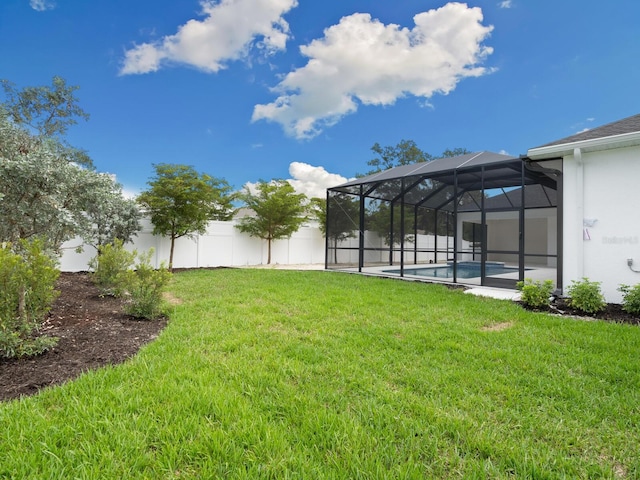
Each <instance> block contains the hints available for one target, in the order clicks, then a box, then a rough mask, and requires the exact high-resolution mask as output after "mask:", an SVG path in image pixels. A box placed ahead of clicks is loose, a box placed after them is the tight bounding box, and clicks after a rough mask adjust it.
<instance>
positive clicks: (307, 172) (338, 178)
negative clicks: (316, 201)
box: [287, 162, 349, 198]
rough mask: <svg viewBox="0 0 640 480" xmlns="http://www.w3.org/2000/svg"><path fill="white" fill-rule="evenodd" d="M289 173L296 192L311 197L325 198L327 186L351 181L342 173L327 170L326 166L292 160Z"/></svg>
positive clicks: (290, 181)
mask: <svg viewBox="0 0 640 480" xmlns="http://www.w3.org/2000/svg"><path fill="white" fill-rule="evenodd" d="M289 175H291V177H292V178H291V179H289V180H287V181H288V182H289V183H290V184H291V186H292V187H293V188H294V189H295V190H296V192H298V193H304V194H305V195H306V196H307V197H309V198H312V197H320V198H325V197H326V196H327V188H330V187H335V186H337V185H340V184H342V183H345V182H348V181H349V179H347V178H345V177H343V176H342V175H338V174H337V173H329V172H327V171H326V170H325V169H324V167H314V166H313V165H309V164H307V163H301V162H292V163H291V164H290V165H289Z"/></svg>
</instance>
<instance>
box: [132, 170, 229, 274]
mask: <svg viewBox="0 0 640 480" xmlns="http://www.w3.org/2000/svg"><path fill="white" fill-rule="evenodd" d="M154 168H155V171H156V175H155V177H153V178H152V179H151V180H150V181H149V182H147V184H148V185H149V186H150V187H151V188H150V189H149V190H146V191H144V192H142V193H141V194H140V195H139V196H138V203H139V204H140V205H141V206H142V207H143V208H144V209H145V210H146V213H148V214H149V216H150V217H151V223H153V233H154V234H156V235H165V236H168V237H169V238H170V239H171V248H170V253H169V271H171V270H172V269H173V251H174V246H175V241H176V239H178V238H181V237H191V236H193V235H194V234H203V233H204V232H205V231H206V228H207V224H208V223H209V222H210V221H211V220H230V219H231V218H233V215H234V213H235V210H234V209H233V206H232V201H233V196H232V195H231V187H230V186H229V184H228V183H227V182H226V180H224V179H220V178H215V177H212V176H210V175H207V174H205V173H198V172H197V171H196V170H195V169H194V168H193V167H191V166H188V165H176V164H165V163H163V164H159V165H154Z"/></svg>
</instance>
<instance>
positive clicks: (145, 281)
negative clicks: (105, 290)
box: [120, 250, 171, 319]
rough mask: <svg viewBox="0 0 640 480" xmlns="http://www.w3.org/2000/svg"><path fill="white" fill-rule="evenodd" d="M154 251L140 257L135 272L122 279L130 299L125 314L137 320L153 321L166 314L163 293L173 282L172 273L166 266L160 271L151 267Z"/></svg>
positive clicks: (124, 275) (125, 275)
mask: <svg viewBox="0 0 640 480" xmlns="http://www.w3.org/2000/svg"><path fill="white" fill-rule="evenodd" d="M152 254H153V250H149V251H148V252H147V253H146V254H140V255H139V256H138V258H139V262H138V264H137V265H136V268H135V270H133V271H132V270H129V271H127V272H125V273H124V274H123V275H122V276H121V277H120V278H121V279H122V282H123V284H122V286H123V288H124V290H126V292H127V294H128V296H129V299H128V301H127V304H126V305H125V312H126V313H128V314H129V315H133V316H134V317H137V318H146V319H153V318H158V317H160V316H162V315H163V314H164V301H163V299H162V293H163V291H164V289H165V287H166V286H167V285H168V284H169V281H170V280H171V273H170V272H169V270H167V269H166V268H165V267H164V266H162V267H161V268H159V269H158V270H156V269H154V268H153V267H152V266H151V255H152Z"/></svg>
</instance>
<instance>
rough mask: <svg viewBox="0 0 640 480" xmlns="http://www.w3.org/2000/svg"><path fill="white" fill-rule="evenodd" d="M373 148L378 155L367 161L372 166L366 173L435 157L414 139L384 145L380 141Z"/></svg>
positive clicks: (426, 160) (371, 173) (425, 160)
mask: <svg viewBox="0 0 640 480" xmlns="http://www.w3.org/2000/svg"><path fill="white" fill-rule="evenodd" d="M371 150H372V151H373V152H374V153H375V154H376V155H377V156H376V157H375V158H372V159H371V160H369V161H368V162H367V165H369V166H370V167H372V169H371V170H369V171H368V172H367V173H366V174H365V175H373V174H374V173H378V172H381V171H383V170H388V169H389V168H393V167H399V166H400V165H411V164H413V163H420V162H428V161H429V160H432V159H433V156H431V155H430V154H429V153H427V152H425V151H423V150H420V148H418V145H416V142H414V141H413V140H400V142H398V144H397V145H396V146H389V145H388V146H386V147H382V146H380V144H379V143H378V142H376V143H374V144H373V147H371Z"/></svg>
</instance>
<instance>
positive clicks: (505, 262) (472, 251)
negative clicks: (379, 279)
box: [326, 152, 562, 287]
mask: <svg viewBox="0 0 640 480" xmlns="http://www.w3.org/2000/svg"><path fill="white" fill-rule="evenodd" d="M561 169H562V162H561V161H559V160H558V161H554V160H551V161H545V162H544V163H537V162H533V161H531V160H530V159H528V158H518V157H511V156H508V155H502V154H497V153H492V152H479V153H471V154H466V155H461V156H457V157H451V158H441V159H437V160H433V161H430V162H425V163H420V164H412V165H404V166H400V167H396V168H392V169H389V170H386V171H383V172H379V173H376V174H374V175H370V176H367V177H363V178H358V179H356V180H353V181H350V182H347V183H345V184H343V185H339V186H337V187H334V188H331V189H329V190H328V192H327V234H326V238H327V244H326V250H327V251H326V268H327V269H346V270H351V271H354V270H355V271H358V272H361V273H372V274H381V275H391V276H402V277H411V278H428V279H437V280H440V281H448V282H454V283H468V284H480V285H489V286H504V287H513V286H514V285H515V282H516V281H518V280H522V279H524V278H525V276H526V277H532V278H538V279H546V278H549V279H551V280H553V281H554V283H556V284H557V285H561V284H562V282H561V269H560V268H557V266H558V265H561V264H562V263H561V262H560V261H559V258H560V257H561V251H560V248H559V245H561V244H562V242H561V241H560V238H559V237H560V236H561V233H560V232H561V229H559V228H558V225H559V224H561V211H562V208H561V205H560V208H559V205H558V202H559V199H561V198H562V195H561V194H559V193H560V191H561V188H562V173H561ZM525 272H526V275H525Z"/></svg>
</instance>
